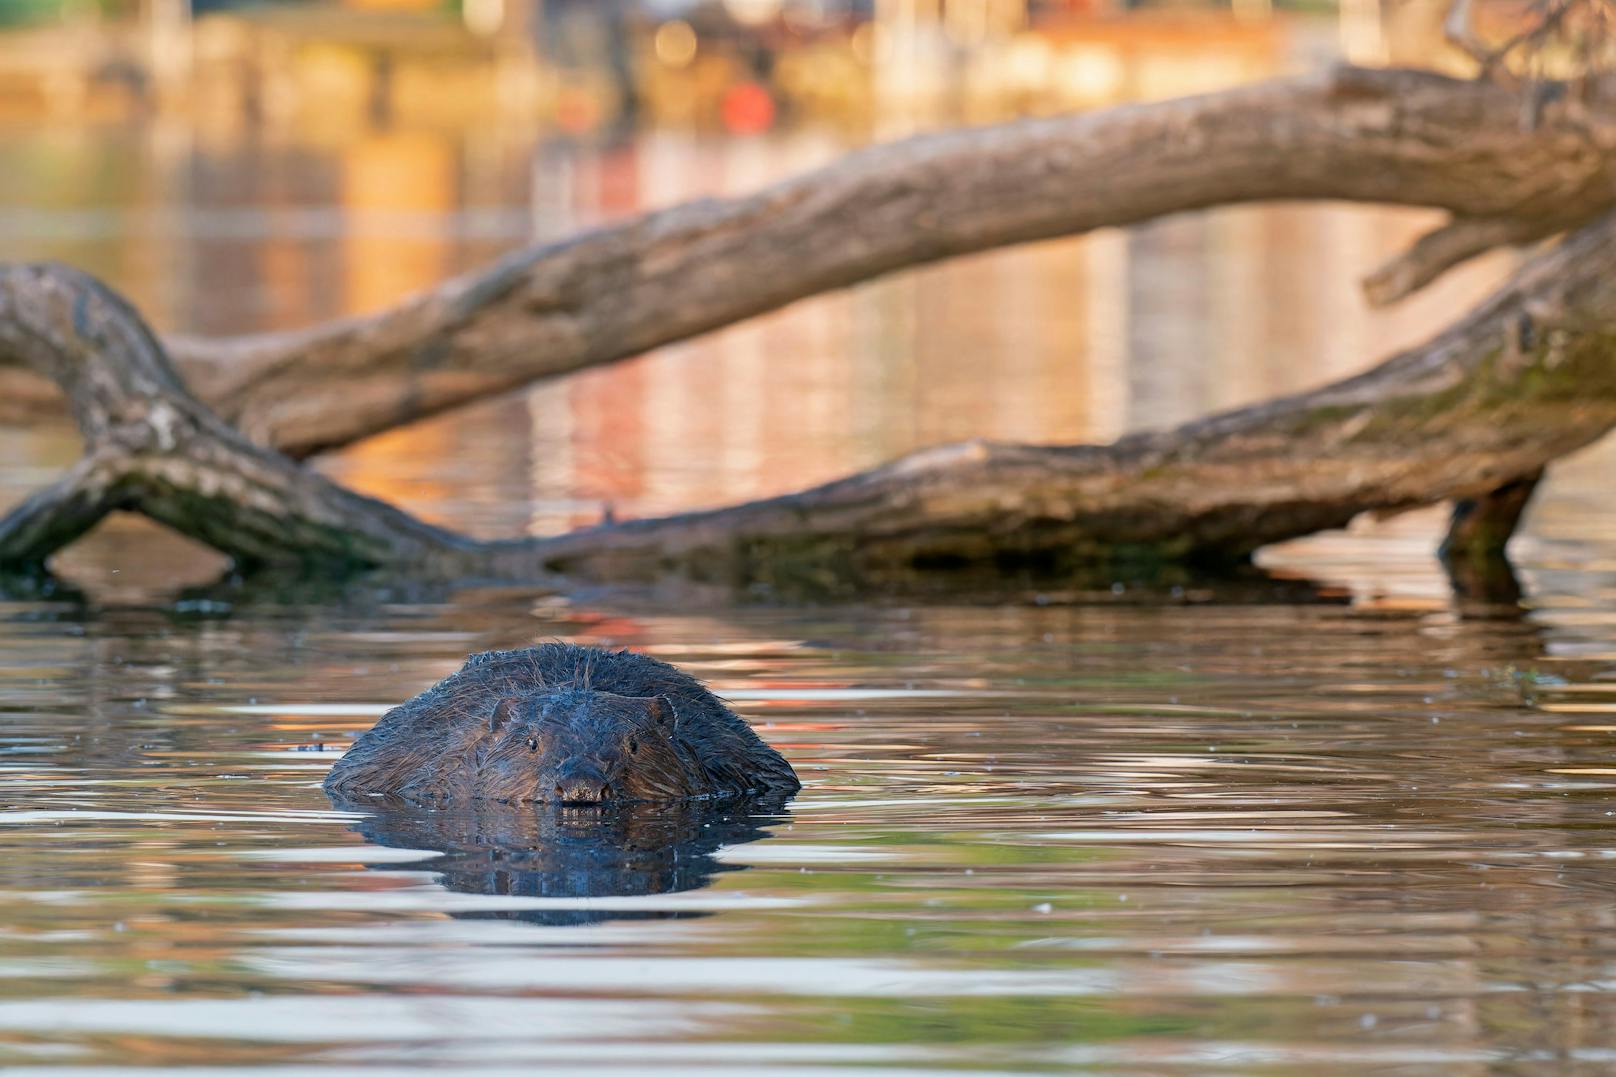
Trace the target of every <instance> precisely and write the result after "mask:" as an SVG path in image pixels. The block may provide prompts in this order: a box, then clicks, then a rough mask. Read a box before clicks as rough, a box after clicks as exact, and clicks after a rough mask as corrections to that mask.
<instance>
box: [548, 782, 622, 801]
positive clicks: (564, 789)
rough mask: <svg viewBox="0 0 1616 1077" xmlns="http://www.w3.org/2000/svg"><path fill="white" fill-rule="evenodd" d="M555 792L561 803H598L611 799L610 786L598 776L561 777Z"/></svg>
mask: <svg viewBox="0 0 1616 1077" xmlns="http://www.w3.org/2000/svg"><path fill="white" fill-rule="evenodd" d="M555 794H556V799H557V800H559V801H561V803H563V804H599V803H602V802H603V801H607V800H610V799H611V797H612V787H611V786H609V785H607V784H606V783H605V782H604V781H602V780H601V779H599V778H563V779H561V780H560V781H559V782H556V787H555Z"/></svg>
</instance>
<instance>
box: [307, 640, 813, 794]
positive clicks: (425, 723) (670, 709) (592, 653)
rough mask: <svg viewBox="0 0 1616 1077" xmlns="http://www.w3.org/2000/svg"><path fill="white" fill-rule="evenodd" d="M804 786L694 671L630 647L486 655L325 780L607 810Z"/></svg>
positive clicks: (369, 735)
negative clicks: (632, 804)
mask: <svg viewBox="0 0 1616 1077" xmlns="http://www.w3.org/2000/svg"><path fill="white" fill-rule="evenodd" d="M800 788H802V783H801V782H799V781H798V780H797V775H796V773H795V772H794V771H793V770H792V769H791V764H789V763H787V762H786V761H785V759H784V758H782V757H781V756H780V754H779V753H778V752H776V751H775V750H774V749H772V748H770V747H769V746H768V745H767V744H764V743H763V741H762V740H760V739H759V738H758V735H757V734H756V733H754V732H752V730H751V728H750V727H749V726H747V724H746V723H745V722H743V721H742V720H741V719H740V718H738V717H736V715H735V714H734V713H733V712H732V711H731V710H730V709H729V708H728V707H726V706H725V705H724V704H723V703H722V702H721V701H720V700H719V699H718V697H717V696H715V695H713V694H712V693H711V692H710V691H708V690H707V688H706V687H705V686H704V685H703V684H702V683H701V682H700V681H698V680H696V679H695V678H694V677H692V676H690V675H689V674H688V673H684V672H681V671H680V670H678V669H675V668H674V667H673V666H670V665H668V664H667V663H666V662H660V661H658V660H656V659H655V658H651V657H649V656H647V655H643V654H637V653H635V652H633V651H606V650H601V649H599V648H595V647H579V646H574V645H571V644H565V643H546V644H541V645H540V646H537V647H527V648H524V649H521V650H515V651H486V652H484V653H482V654H474V655H472V656H471V657H470V658H468V659H466V664H465V665H464V666H462V667H461V668H460V670H459V672H457V673H453V674H451V675H450V676H448V677H446V678H444V679H443V680H441V681H439V682H438V683H437V684H435V685H433V686H432V687H431V688H428V689H427V690H426V691H425V692H422V693H421V694H420V695H418V696H416V697H415V698H414V699H411V700H409V701H408V702H406V703H403V704H400V705H399V706H397V707H394V708H393V709H392V710H390V711H388V712H387V713H386V714H384V715H382V718H381V720H380V721H378V722H377V723H376V724H375V725H374V726H373V727H371V729H370V730H369V731H367V732H366V733H365V734H364V735H363V736H361V737H360V738H359V739H358V740H357V741H355V742H354V745H353V747H352V748H350V749H349V750H348V753H347V754H346V755H344V756H343V757H342V758H341V759H339V760H337V763H336V765H335V766H333V767H332V768H331V773H330V774H329V775H328V776H327V777H326V780H325V789H326V792H327V793H329V794H332V795H333V796H334V797H335V796H339V795H340V796H344V797H349V798H351V797H354V796H363V795H381V796H391V797H398V798H400V799H403V800H406V801H410V802H414V803H419V804H428V805H445V804H452V803H457V802H462V801H475V800H494V801H503V802H506V803H523V802H558V803H561V804H568V805H580V804H591V805H601V804H607V803H616V802H631V801H675V800H707V799H715V798H722V797H739V796H751V795H758V794H765V793H794V792H796V791H797V790H798V789H800Z"/></svg>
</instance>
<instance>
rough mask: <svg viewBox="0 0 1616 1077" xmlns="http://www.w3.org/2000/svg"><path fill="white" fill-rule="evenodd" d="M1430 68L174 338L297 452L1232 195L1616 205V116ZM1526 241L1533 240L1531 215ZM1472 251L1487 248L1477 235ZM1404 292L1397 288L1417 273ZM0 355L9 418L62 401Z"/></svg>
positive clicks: (627, 225)
mask: <svg viewBox="0 0 1616 1077" xmlns="http://www.w3.org/2000/svg"><path fill="white" fill-rule="evenodd" d="M1520 112H1521V102H1520V98H1519V95H1518V94H1517V93H1515V92H1512V91H1510V90H1508V89H1505V88H1503V87H1500V86H1497V85H1492V84H1489V83H1485V82H1469V81H1459V80H1454V79H1449V78H1444V77H1442V76H1439V75H1434V74H1429V73H1423V72H1414V71H1379V70H1364V69H1357V68H1343V69H1340V70H1337V71H1334V72H1329V73H1325V74H1320V75H1314V76H1307V77H1302V78H1296V79H1288V80H1280V81H1275V82H1270V83H1265V84H1262V85H1258V86H1252V87H1246V88H1242V89H1236V90H1230V91H1226V92H1223V93H1217V94H1211V95H1208V96H1204V97H1196V98H1188V99H1183V100H1177V101H1167V102H1161V103H1156V104H1147V105H1138V106H1129V107H1123V108H1115V109H1108V110H1104V111H1099V112H1093V113H1085V114H1080V115H1071V116H1063V117H1056V118H1051V119H1038V120H1026V121H1021V122H1018V123H1011V124H1005V125H1001V126H995V127H984V128H977V129H968V130H961V131H951V132H946V133H942V134H934V135H927V136H924V137H921V138H916V139H911V140H909V141H905V142H899V143H896V144H892V145H886V146H877V147H873V148H871V149H868V150H864V151H861V152H858V153H854V154H850V155H849V156H847V157H845V158H844V159H842V160H840V161H838V162H836V163H834V164H832V165H830V166H828V167H826V168H822V169H820V170H818V171H816V172H812V173H809V174H807V175H804V176H801V177H799V178H797V179H793V180H789V181H787V182H784V183H781V184H779V185H776V186H774V187H771V188H768V189H766V190H764V191H761V192H759V193H757V194H754V195H751V196H748V197H742V198H735V199H728V200H722V201H716V200H709V201H702V202H696V203H691V204H688V205H684V206H678V207H675V208H672V209H667V210H661V211H657V212H653V213H648V214H646V215H644V216H642V217H638V218H635V219H632V220H629V221H625V222H623V223H621V224H617V225H613V226H610V227H607V228H604V229H601V230H599V231H596V232H592V233H589V234H586V235H581V236H579V237H577V238H575V239H571V240H568V241H566V242H563V243H557V244H551V245H547V246H541V247H536V248H532V249H528V250H524V251H519V252H516V253H514V254H512V255H510V256H508V257H506V258H505V259H503V260H501V261H500V262H498V263H497V264H495V265H494V266H492V267H490V268H488V269H485V270H482V271H479V272H476V273H473V274H470V275H468V276H465V277H461V278H459V279H456V280H452V281H449V282H447V283H445V284H443V285H442V286H440V287H438V288H436V289H434V290H433V291H431V292H428V293H425V294H423V295H420V296H417V297H415V298H413V299H410V300H407V301H405V302H404V303H402V304H400V305H399V306H397V307H394V308H393V309H391V310H388V311H384V312H382V313H381V314H378V315H375V316H372V317H367V318H355V319H348V320H344V321H341V322H337V323H334V324H330V325H324V326H319V327H315V328H312V329H308V330H302V331H298V332H293V333H276V334H268V335H263V336H255V337H246V338H238V339H234V340H211V341H210V340H193V339H181V340H174V341H171V342H170V345H169V346H170V349H171V351H172V354H173V355H174V358H175V361H176V364H177V366H178V368H179V370H180V372H181V373H182V374H183V375H184V377H185V379H186V382H187V383H188V384H189V385H190V386H192V388H193V390H194V391H195V392H196V394H197V395H198V396H199V397H200V398H201V399H203V400H206V401H208V402H209V404H210V405H212V406H213V407H214V408H215V410H216V411H217V412H218V413H219V414H220V415H221V416H222V417H223V418H224V419H225V420H227V421H228V422H230V423H233V424H234V425H235V426H236V427H237V428H238V429H239V430H241V431H242V432H243V433H245V434H246V435H248V436H249V437H251V438H253V439H254V440H257V441H259V442H261V443H263V444H267V445H272V446H275V447H277V448H279V449H281V450H282V451H284V452H286V453H287V454H289V455H291V456H294V457H305V456H308V455H311V454H313V453H315V452H318V451H320V450H322V449H327V448H332V447H335V446H340V445H343V444H346V443H348V442H351V441H354V440H356V439H359V438H362V437H365V436H367V435H369V434H373V433H376V432H378V431H381V430H385V429H388V428H390V427H394V426H398V425H402V424H405V423H408V422H411V421H413V420H416V419H419V418H422V417H424V416H428V415H432V414H435V413H437V412H441V411H444V410H446V409H449V408H453V407H456V406H458V405H461V404H464V403H466V402H468V401H472V400H476V399H479V398H482V397H487V396H490V395H493V394H497V393H500V392H503V391H506V390H508V389H512V388H515V387H517V386H520V385H524V384H528V383H531V382H533V381H535V380H538V379H541V378H546V377H553V376H556V375H559V374H563V373H567V372H570V371H575V370H579V369H583V368H585V367H589V366H593V365H597V364H602V363H609V362H612V361H615V360H618V359H623V358H625V357H628V356H633V355H637V354H640V353H642V352H644V351H646V350H648V349H651V348H654V347H657V346H659V345H663V344H668V343H670V342H673V341H677V340H682V339H685V338H688V337H691V336H694V335H697V334H700V333H704V332H707V331H709V330H712V329H715V328H718V327H720V326H724V325H728V324H731V323H733V322H736V321H739V320H742V319H744V318H748V317H751V316H753V315H755V314H759V313H762V312H764V311H768V310H773V309H775V308H778V307H781V306H784V305H786V304H788V303H791V302H793V301H795V300H798V299H801V298H804V297H806V296H811V295H816V294H819V293H821V292H825V291H828V290H831V289H835V288H840V287H844V286H847V285H850V284H855V283H858V282H860V281H865V280H869V279H871V278H874V277H877V276H880V275H882V274H885V273H890V272H892V271H895V270H899V269H903V268H907V267H910V266H917V265H922V264H925V263H928V262H933V261H937V260H939V259H944V258H949V257H952V256H955V255H959V254H965V253H969V252H973V251H981V250H986V249H989V248H993V247H1000V246H1005V245H1008V244H1015V243H1022V242H1027V241H1030V240H1037V239H1045V238H1050V237H1053V236H1064V235H1075V234H1079V233H1082V232H1087V231H1090V230H1092V229H1095V228H1101V227H1107V226H1117V225H1127V224H1133V223H1137V222H1140V221H1145V220H1150V219H1152V218H1156V217H1160V216H1163V215H1166V214H1171V213H1177V212H1181V211H1185V210H1193V209H1202V208H1206V207H1210V206H1217V205H1224V204H1231V203H1241V202H1252V201H1261V200H1270V199H1341V200H1349V201H1355V202H1373V203H1388V202H1389V203H1398V204H1404V205H1416V206H1431V207H1438V208H1443V209H1446V210H1448V211H1449V212H1451V213H1453V214H1455V215H1456V216H1457V217H1460V218H1463V219H1467V220H1477V221H1490V220H1495V219H1497V220H1507V221H1515V222H1529V221H1533V220H1539V219H1542V218H1545V217H1550V216H1552V217H1553V219H1554V221H1555V222H1557V223H1556V226H1557V227H1566V226H1567V225H1569V224H1572V223H1577V222H1580V221H1585V220H1589V219H1592V218H1593V217H1595V216H1597V215H1598V214H1599V213H1600V212H1602V211H1603V210H1604V209H1605V208H1607V207H1608V206H1610V205H1612V204H1613V202H1616V124H1612V123H1611V122H1609V117H1605V116H1595V115H1593V114H1590V113H1587V112H1586V111H1585V110H1583V109H1581V108H1580V107H1579V106H1576V105H1575V104H1574V103H1572V102H1568V101H1555V102H1551V103H1550V104H1548V105H1547V106H1546V107H1545V110H1544V114H1543V117H1542V122H1541V123H1540V124H1539V125H1538V126H1537V127H1536V129H1534V130H1527V129H1525V128H1524V127H1523V126H1522V124H1521V122H1520ZM1511 234H1513V233H1511ZM1473 247H1474V244H1473V243H1472V244H1471V248H1472V249H1473ZM1393 290H1396V289H1393ZM49 395H50V394H49V390H48V387H47V386H45V385H43V384H42V383H41V382H40V380H39V379H37V378H34V379H28V378H26V377H20V376H19V372H17V371H14V370H0V419H8V420H14V421H22V420H24V419H25V418H27V417H28V416H29V415H31V414H34V413H37V412H38V411H39V410H40V405H41V404H42V403H43V402H44V401H46V400H48V398H49Z"/></svg>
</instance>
